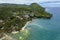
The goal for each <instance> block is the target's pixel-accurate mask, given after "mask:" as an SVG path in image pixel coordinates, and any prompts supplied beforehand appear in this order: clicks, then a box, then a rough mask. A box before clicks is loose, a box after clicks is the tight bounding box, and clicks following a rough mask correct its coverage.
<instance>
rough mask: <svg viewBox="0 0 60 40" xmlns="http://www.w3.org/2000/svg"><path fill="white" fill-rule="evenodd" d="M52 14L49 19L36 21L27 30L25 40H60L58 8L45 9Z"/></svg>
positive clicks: (59, 11)
mask: <svg viewBox="0 0 60 40" xmlns="http://www.w3.org/2000/svg"><path fill="white" fill-rule="evenodd" d="M46 11H47V12H50V13H51V14H53V16H52V18H51V19H36V20H35V21H34V22H32V23H31V24H30V25H28V28H29V29H30V35H29V37H28V38H27V40H60V7H46Z"/></svg>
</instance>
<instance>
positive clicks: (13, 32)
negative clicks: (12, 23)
mask: <svg viewBox="0 0 60 40" xmlns="http://www.w3.org/2000/svg"><path fill="white" fill-rule="evenodd" d="M31 22H32V21H27V22H26V24H25V25H24V26H23V27H22V28H21V30H20V31H23V30H24V29H25V28H26V27H27V25H28V24H29V23H31ZM18 32H19V31H12V34H16V33H18Z"/></svg>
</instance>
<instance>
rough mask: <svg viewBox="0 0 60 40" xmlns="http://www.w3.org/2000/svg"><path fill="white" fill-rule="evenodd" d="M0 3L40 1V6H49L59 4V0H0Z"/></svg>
mask: <svg viewBox="0 0 60 40" xmlns="http://www.w3.org/2000/svg"><path fill="white" fill-rule="evenodd" d="M50 2H51V3H50ZM0 3H14V4H31V3H38V4H40V3H42V6H49V7H50V6H59V4H60V0H0ZM46 3H47V5H46Z"/></svg>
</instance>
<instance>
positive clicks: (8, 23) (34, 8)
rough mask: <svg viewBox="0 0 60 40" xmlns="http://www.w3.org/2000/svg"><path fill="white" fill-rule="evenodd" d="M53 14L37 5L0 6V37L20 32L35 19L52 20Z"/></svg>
mask: <svg viewBox="0 0 60 40" xmlns="http://www.w3.org/2000/svg"><path fill="white" fill-rule="evenodd" d="M51 17H52V14H50V13H49V12H46V11H45V8H43V7H42V6H40V5H39V4H37V3H32V4H30V5H25V4H8V3H3V4H0V36H1V34H2V33H11V32H12V31H19V30H21V28H22V27H23V26H24V25H25V24H26V22H27V21H30V20H32V19H35V18H45V19H50V18H51Z"/></svg>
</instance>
